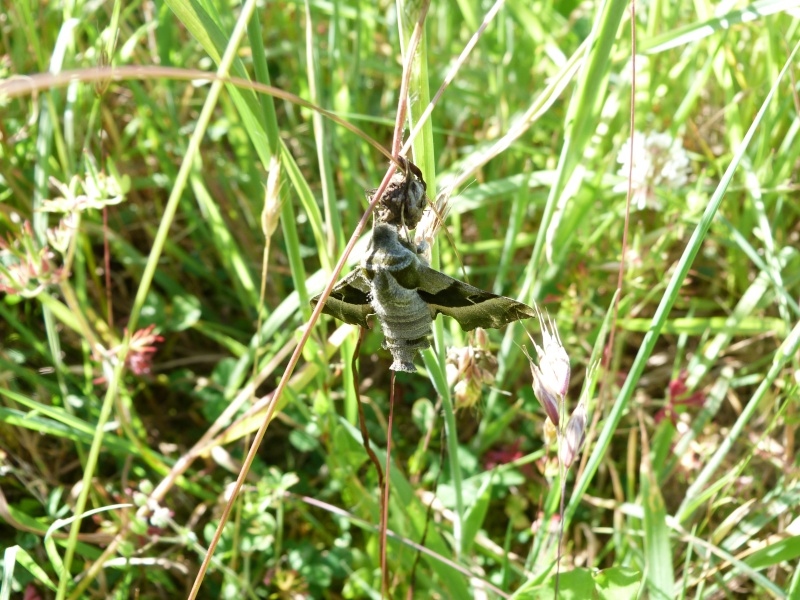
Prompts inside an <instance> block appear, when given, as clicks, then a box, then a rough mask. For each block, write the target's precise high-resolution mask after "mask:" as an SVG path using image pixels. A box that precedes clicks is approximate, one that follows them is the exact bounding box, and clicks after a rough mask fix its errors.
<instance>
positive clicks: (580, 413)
mask: <svg viewBox="0 0 800 600" xmlns="http://www.w3.org/2000/svg"><path fill="white" fill-rule="evenodd" d="M585 439H586V403H585V402H583V401H581V402H579V403H578V406H577V407H576V408H575V410H574V411H573V413H572V416H571V417H570V418H569V422H568V423H567V430H566V432H565V434H564V440H563V443H562V444H561V460H562V462H563V463H564V468H566V469H569V468H570V467H571V466H572V463H573V462H574V461H575V458H576V457H577V456H578V454H579V453H580V451H581V446H583V442H584V440H585Z"/></svg>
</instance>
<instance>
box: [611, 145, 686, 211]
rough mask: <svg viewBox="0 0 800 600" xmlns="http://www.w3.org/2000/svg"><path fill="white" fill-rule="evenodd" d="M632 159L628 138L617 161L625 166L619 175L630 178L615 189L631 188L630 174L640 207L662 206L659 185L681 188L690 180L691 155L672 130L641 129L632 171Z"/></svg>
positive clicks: (635, 148)
mask: <svg viewBox="0 0 800 600" xmlns="http://www.w3.org/2000/svg"><path fill="white" fill-rule="evenodd" d="M630 158H631V140H630V138H628V139H627V140H626V141H625V143H624V144H623V145H622V148H621V149H620V151H619V153H618V154H617V162H618V163H619V164H620V165H621V167H620V169H619V171H617V174H618V175H621V176H622V177H625V179H626V181H624V182H622V183H620V184H619V185H617V186H615V187H614V191H615V192H625V191H627V189H628V182H627V178H628V175H629V174H630V176H631V187H632V192H633V195H632V198H631V200H632V202H633V205H634V206H636V207H637V208H638V209H639V210H643V209H645V208H647V207H650V208H655V209H658V208H661V205H660V203H659V201H658V198H657V196H656V188H658V187H664V188H669V189H680V188H681V187H683V186H685V185H686V184H687V183H688V181H689V173H690V172H691V169H690V168H689V155H688V154H687V152H686V150H684V149H683V144H681V141H680V140H679V139H675V138H673V137H672V136H671V135H670V134H669V133H648V134H643V133H641V132H639V131H637V132H636V133H635V134H634V136H633V170H632V171H631V168H630V165H631V163H630Z"/></svg>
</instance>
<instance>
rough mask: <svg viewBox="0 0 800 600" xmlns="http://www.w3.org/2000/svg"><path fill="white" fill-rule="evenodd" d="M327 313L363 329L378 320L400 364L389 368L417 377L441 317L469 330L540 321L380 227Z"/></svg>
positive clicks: (336, 289)
mask: <svg viewBox="0 0 800 600" xmlns="http://www.w3.org/2000/svg"><path fill="white" fill-rule="evenodd" d="M319 299H320V296H317V297H315V298H314V299H313V300H312V301H311V302H312V304H314V305H316V304H317V302H319ZM322 312H324V313H325V314H328V315H331V316H333V317H336V318H337V319H339V320H341V321H344V322H346V323H351V324H353V325H361V326H362V327H369V324H368V322H367V316H368V315H370V314H374V315H376V316H377V318H378V321H379V322H380V324H381V328H382V329H383V334H384V336H385V341H384V347H385V348H388V350H389V351H390V352H391V353H392V358H393V359H394V361H393V362H392V366H391V367H389V368H390V369H392V370H393V371H408V372H411V373H413V372H415V371H416V368H415V367H414V358H415V356H416V354H417V351H418V350H423V349H425V348H428V347H429V346H430V342H429V339H428V338H429V336H430V334H431V323H432V322H433V319H434V318H435V317H436V315H438V314H439V313H442V314H445V315H447V316H450V317H453V318H454V319H455V320H456V321H458V322H459V324H460V325H461V328H462V329H464V330H465V331H469V330H472V329H475V328H476V327H483V328H488V327H493V328H499V327H503V326H504V325H507V324H508V323H510V322H512V321H517V320H519V319H527V318H529V317H534V316H536V313H535V312H534V310H533V309H532V308H531V307H529V306H527V305H526V304H523V303H521V302H517V301H516V300H512V299H511V298H506V297H504V296H496V295H495V294H492V293H490V292H486V291H484V290H481V289H479V288H476V287H474V286H471V285H469V284H467V283H464V282H463V281H459V280H458V279H453V278H452V277H449V276H447V275H445V274H444V273H441V272H439V271H437V270H435V269H432V268H430V266H428V264H427V263H426V262H425V261H424V260H423V259H422V258H421V257H420V255H419V254H418V253H417V251H416V249H415V248H414V247H413V246H412V245H411V244H410V243H408V242H407V241H405V240H404V239H402V237H401V236H400V235H398V231H397V229H396V228H395V227H392V226H391V225H387V224H385V223H378V224H377V225H375V228H374V230H373V232H372V239H371V241H370V244H369V246H368V248H367V251H366V253H365V255H364V257H363V258H362V260H361V263H360V264H359V266H358V268H357V269H356V270H355V271H353V272H352V273H350V274H349V275H348V276H347V277H345V278H344V279H342V280H341V281H339V282H338V283H337V284H336V285H335V286H334V288H333V291H332V292H331V295H330V297H329V298H328V299H327V300H326V302H325V306H324V307H323V309H322Z"/></svg>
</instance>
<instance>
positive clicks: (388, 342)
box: [383, 331, 431, 373]
mask: <svg viewBox="0 0 800 600" xmlns="http://www.w3.org/2000/svg"><path fill="white" fill-rule="evenodd" d="M430 345H431V343H430V341H429V340H428V337H427V336H424V337H420V338H414V339H395V338H392V337H390V336H389V334H388V333H386V331H384V341H383V347H384V348H386V349H387V350H389V352H391V353H392V358H393V359H394V361H393V362H392V365H391V366H390V367H389V368H390V369H391V370H392V371H406V372H407V373H415V372H416V370H417V369H416V367H415V366H414V358H415V357H416V356H417V352H418V351H419V350H425V348H429V347H430Z"/></svg>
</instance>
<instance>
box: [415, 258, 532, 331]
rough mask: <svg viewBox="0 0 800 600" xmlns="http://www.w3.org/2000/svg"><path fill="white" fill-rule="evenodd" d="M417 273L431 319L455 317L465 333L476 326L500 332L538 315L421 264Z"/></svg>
mask: <svg viewBox="0 0 800 600" xmlns="http://www.w3.org/2000/svg"><path fill="white" fill-rule="evenodd" d="M417 272H418V275H419V280H418V285H419V287H418V289H417V292H418V293H419V295H420V297H421V298H422V299H423V300H424V301H425V302H427V303H428V306H430V309H431V316H432V317H434V318H435V317H436V315H438V314H439V313H442V314H444V315H447V316H448V317H453V318H454V319H455V320H456V321H458V322H459V324H460V325H461V328H462V329H463V330H464V331H470V330H471V329H475V328H476V327H483V328H489V327H491V328H494V329H499V328H500V327H503V326H505V325H508V324H509V323H511V322H512V321H518V320H520V319H527V318H530V317H535V316H536V313H535V312H534V311H533V309H532V308H531V307H530V306H528V305H526V304H523V303H522V302H517V301H516V300H512V299H511V298H506V297H505V296H497V295H495V294H492V293H490V292H487V291H484V290H482V289H480V288H476V287H475V286H472V285H469V284H468V283H464V282H463V281H459V280H458V279H453V278H452V277H448V276H447V275H445V274H444V273H441V272H439V271H436V270H435V269H431V268H430V267H427V266H425V265H423V264H421V263H420V264H419V265H418V266H417Z"/></svg>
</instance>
